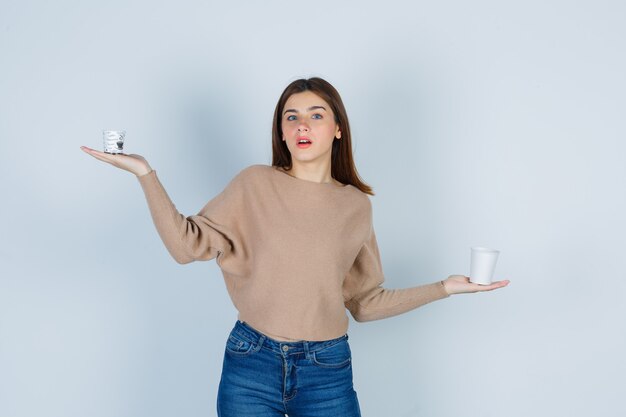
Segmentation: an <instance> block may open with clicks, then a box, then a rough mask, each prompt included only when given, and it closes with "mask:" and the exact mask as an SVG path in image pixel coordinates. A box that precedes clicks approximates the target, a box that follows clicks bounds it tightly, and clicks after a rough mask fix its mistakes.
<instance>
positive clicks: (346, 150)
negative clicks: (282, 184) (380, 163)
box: [272, 77, 374, 195]
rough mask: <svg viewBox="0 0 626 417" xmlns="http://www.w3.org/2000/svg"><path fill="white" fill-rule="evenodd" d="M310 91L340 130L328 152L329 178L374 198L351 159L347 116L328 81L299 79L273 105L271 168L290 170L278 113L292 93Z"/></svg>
mask: <svg viewBox="0 0 626 417" xmlns="http://www.w3.org/2000/svg"><path fill="white" fill-rule="evenodd" d="M304 91H311V92H312V93H314V94H316V95H318V96H320V97H321V98H322V99H323V100H325V101H326V102H327V103H328V104H330V107H331V108H332V110H333V114H334V115H335V123H337V124H338V125H339V129H340V130H341V139H337V138H335V140H334V141H333V145H332V146H333V147H332V151H331V173H330V174H331V176H332V177H333V178H334V179H336V180H337V181H339V182H341V183H343V184H351V185H353V186H354V187H356V188H358V189H359V190H361V191H362V192H364V193H367V194H370V195H374V192H373V191H372V187H370V186H369V185H367V184H366V183H364V182H363V181H361V178H360V177H359V174H358V173H357V170H356V167H355V165H354V159H353V158H352V141H351V136H350V123H349V122H348V114H347V113H346V109H345V107H344V106H343V102H342V101H341V97H340V96H339V93H338V92H337V90H336V89H335V87H333V86H332V85H331V84H330V83H329V82H328V81H326V80H323V79H321V78H318V77H313V78H309V79H305V78H301V79H299V80H295V81H293V82H292V83H291V84H289V85H288V86H287V87H286V88H285V90H284V91H283V93H282V94H281V96H280V98H279V99H278V103H277V104H276V109H275V110H274V122H273V123H272V166H276V167H283V168H285V169H286V170H290V169H291V168H292V161H291V153H290V152H289V149H288V148H287V144H286V143H285V142H283V140H282V136H283V129H282V112H283V109H284V107H285V103H286V102H287V100H288V99H289V97H291V95H292V94H296V93H302V92H304Z"/></svg>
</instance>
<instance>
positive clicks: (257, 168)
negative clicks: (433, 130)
mask: <svg viewBox="0 0 626 417" xmlns="http://www.w3.org/2000/svg"><path fill="white" fill-rule="evenodd" d="M271 173H272V167H271V166H269V165H264V164H253V165H248V166H247V167H244V168H242V169H241V170H240V171H239V172H238V173H237V175H235V178H244V179H251V178H258V177H265V176H267V175H269V174H271Z"/></svg>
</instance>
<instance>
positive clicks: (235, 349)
mask: <svg viewBox="0 0 626 417" xmlns="http://www.w3.org/2000/svg"><path fill="white" fill-rule="evenodd" d="M253 348H254V344H253V343H252V342H249V341H248V340H246V339H244V338H242V337H240V336H238V335H237V334H236V333H234V332H231V333H230V334H229V335H228V340H226V351H227V352H229V353H232V354H233V355H240V356H243V355H248V354H249V353H250V352H252V350H253Z"/></svg>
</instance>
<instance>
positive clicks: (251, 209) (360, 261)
mask: <svg viewBox="0 0 626 417" xmlns="http://www.w3.org/2000/svg"><path fill="white" fill-rule="evenodd" d="M137 178H138V180H139V182H140V184H141V187H142V189H143V191H144V193H145V196H146V199H147V202H148V206H149V208H150V213H151V215H152V219H153V221H154V224H155V226H156V229H157V231H158V233H159V235H160V237H161V239H162V240H163V243H164V244H165V247H166V248H167V250H168V251H169V253H170V254H171V255H172V257H173V258H174V259H175V260H176V261H177V262H178V263H180V264H186V263H189V262H192V261H207V260H210V259H213V258H216V262H217V264H218V266H219V267H220V268H221V270H222V274H223V275H224V280H225V283H226V288H227V290H228V294H229V295H230V298H231V300H232V302H233V304H234V306H235V308H236V309H237V310H238V312H239V315H238V319H239V320H242V321H245V322H246V323H248V324H250V325H251V326H252V327H253V328H255V329H257V330H259V331H261V332H263V333H265V334H266V335H268V336H270V337H272V338H275V339H278V340H283V341H285V340H311V341H318V340H328V339H334V338H337V337H340V336H342V335H344V334H345V333H347V330H348V323H349V320H348V316H347V314H346V308H347V309H348V310H349V311H350V313H351V314H352V317H354V319H355V320H356V321H358V322H364V321H370V320H380V319H384V318H386V317H391V316H395V315H398V314H402V313H405V312H407V311H409V310H413V309H415V308H417V307H419V306H421V305H424V304H426V303H429V302H431V301H434V300H438V299H441V298H445V297H448V293H447V292H446V290H445V288H444V286H443V282H442V281H437V282H435V283H432V284H426V285H421V286H417V287H412V288H406V289H386V288H383V287H382V284H383V282H384V281H385V277H384V274H383V269H382V265H381V260H380V254H379V251H378V246H377V242H376V235H375V233H374V228H373V225H372V204H371V201H370V199H369V196H368V195H367V194H365V193H363V192H361V191H360V190H359V189H358V188H356V187H354V186H352V185H350V184H348V185H344V186H340V185H336V184H333V183H318V182H314V181H308V180H303V179H299V178H296V177H294V176H292V175H290V174H288V173H286V172H285V171H283V170H281V169H280V168H277V167H273V166H268V165H260V164H258V165H251V166H249V167H247V168H244V169H243V170H241V171H240V172H239V173H238V174H237V175H236V176H235V177H234V178H233V179H232V180H231V181H230V182H229V183H228V185H227V186H226V188H225V189H224V190H223V191H222V192H221V193H219V194H218V195H217V196H215V197H214V198H213V199H211V200H210V201H209V202H208V203H207V204H206V205H205V206H204V207H203V208H202V209H201V210H200V211H199V213H198V214H197V215H192V216H188V217H186V216H184V215H182V214H181V213H179V212H178V210H177V209H176V207H175V205H174V204H173V203H172V201H171V200H170V198H169V196H168V195H167V193H166V191H165V189H164V188H163V185H162V184H161V182H160V181H159V179H158V178H157V175H156V171H154V170H152V171H151V172H149V173H147V174H144V175H141V176H138V177H137Z"/></svg>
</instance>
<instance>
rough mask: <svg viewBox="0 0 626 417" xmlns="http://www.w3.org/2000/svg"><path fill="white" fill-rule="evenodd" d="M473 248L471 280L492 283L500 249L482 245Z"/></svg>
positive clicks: (484, 283) (483, 283) (486, 283)
mask: <svg viewBox="0 0 626 417" xmlns="http://www.w3.org/2000/svg"><path fill="white" fill-rule="evenodd" d="M471 250H472V252H471V261H470V276H469V280H470V282H473V283H475V284H482V285H489V284H491V281H492V278H493V272H494V270H495V269H496V262H497V261H498V254H499V253H500V251H498V250H495V249H489V248H483V247H480V246H474V247H472V248H471Z"/></svg>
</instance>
